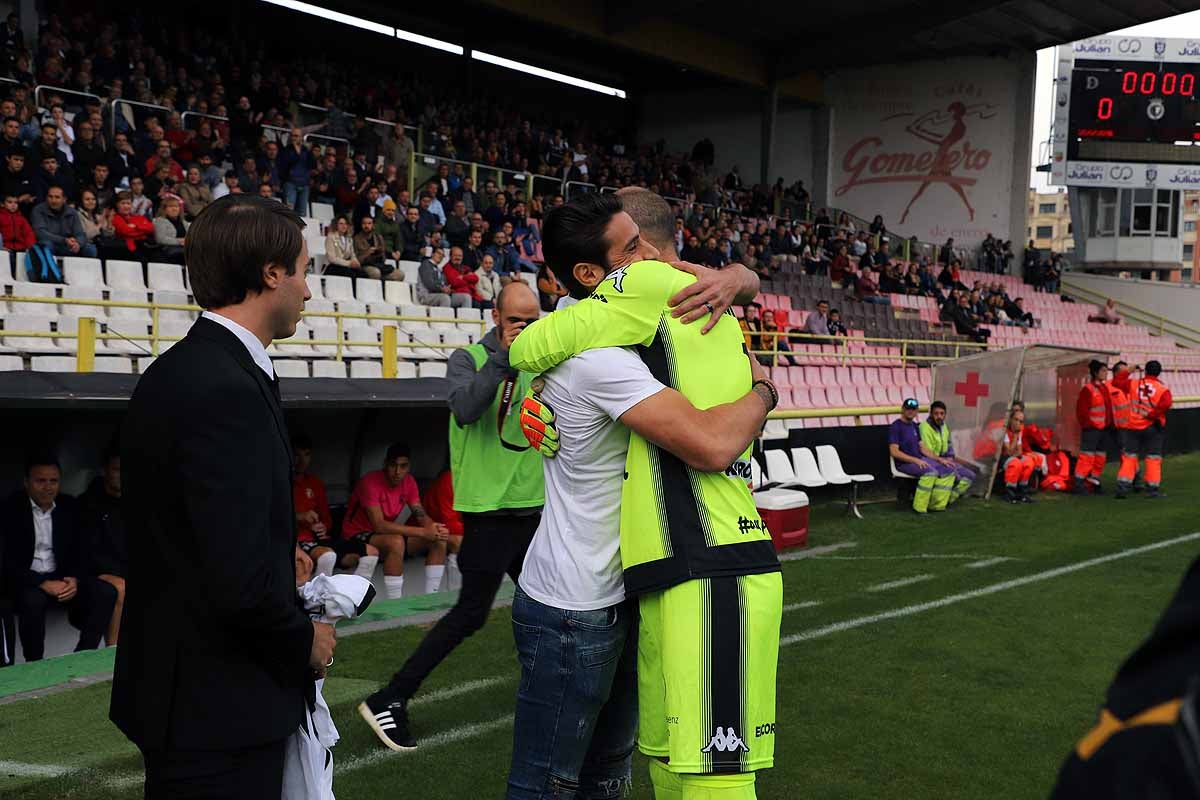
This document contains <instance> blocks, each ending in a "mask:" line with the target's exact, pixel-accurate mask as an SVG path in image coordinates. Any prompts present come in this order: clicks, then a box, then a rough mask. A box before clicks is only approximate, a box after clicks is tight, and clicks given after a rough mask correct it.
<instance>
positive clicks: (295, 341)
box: [267, 322, 313, 356]
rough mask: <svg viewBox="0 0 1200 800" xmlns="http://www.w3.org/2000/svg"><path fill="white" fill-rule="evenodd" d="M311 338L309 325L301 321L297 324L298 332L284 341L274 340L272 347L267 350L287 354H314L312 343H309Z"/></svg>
mask: <svg viewBox="0 0 1200 800" xmlns="http://www.w3.org/2000/svg"><path fill="white" fill-rule="evenodd" d="M311 340H312V336H311V335H309V330H308V325H306V324H304V323H303V322H301V323H299V324H297V325H296V332H295V334H293V335H292V337H291V338H290V339H287V340H286V341H284V342H272V343H271V347H269V348H267V352H269V353H280V354H282V355H287V356H311V355H312V354H313V348H312V345H311V344H309V342H310V341H311Z"/></svg>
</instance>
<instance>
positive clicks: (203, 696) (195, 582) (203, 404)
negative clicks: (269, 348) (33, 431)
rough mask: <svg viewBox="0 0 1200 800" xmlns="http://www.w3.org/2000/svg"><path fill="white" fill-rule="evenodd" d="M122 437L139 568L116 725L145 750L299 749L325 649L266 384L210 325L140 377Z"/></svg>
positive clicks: (123, 648)
mask: <svg viewBox="0 0 1200 800" xmlns="http://www.w3.org/2000/svg"><path fill="white" fill-rule="evenodd" d="M121 427H122V441H121V472H122V476H121V478H122V481H121V483H122V497H121V505H122V510H123V514H124V517H125V531H126V535H127V537H128V546H129V554H130V561H129V574H128V575H127V576H126V593H125V612H124V617H123V620H122V623H121V641H120V645H119V646H118V648H117V658H116V667H115V672H114V676H113V692H112V705H111V709H110V717H111V718H112V720H113V721H114V722H115V723H116V724H117V726H118V727H119V728H120V729H121V730H122V731H123V732H124V733H125V735H127V736H128V737H129V738H130V739H131V740H133V742H134V743H136V744H138V745H139V746H140V747H142V748H143V749H158V748H170V749H175V748H179V749H234V748H241V747H247V746H253V745H256V744H263V743H266V742H270V741H273V740H277V739H281V738H284V737H286V736H288V735H290V734H291V733H293V732H294V731H295V730H296V729H297V727H298V726H299V725H300V721H301V717H302V715H303V713H304V700H305V697H306V696H307V695H308V694H309V693H310V692H311V690H312V676H311V672H310V671H309V668H308V657H309V652H310V650H311V647H312V636H313V634H312V625H311V623H310V620H309V619H308V617H307V616H305V614H304V613H303V612H302V611H301V610H300V608H299V606H298V603H297V600H296V581H295V562H294V559H293V554H294V550H295V515H294V513H293V507H292V478H291V467H292V461H291V450H290V447H289V446H288V436H287V430H286V428H285V425H284V419H283V411H282V409H281V408H280V407H279V404H278V402H277V400H276V399H275V395H274V393H273V389H272V385H271V382H270V380H269V379H268V378H267V377H266V375H265V374H264V373H263V372H262V370H260V369H259V368H258V367H257V366H256V365H255V364H254V361H253V360H252V359H251V358H250V354H249V353H248V352H247V351H246V348H245V346H243V345H242V343H241V342H240V341H239V340H238V339H237V337H235V336H234V335H233V334H232V333H230V332H229V331H227V330H226V329H225V328H223V327H222V326H220V325H218V324H217V323H215V322H211V321H209V320H206V319H200V320H198V321H197V322H196V324H195V325H194V326H193V327H192V329H191V330H190V331H189V332H188V335H187V336H186V337H185V338H184V339H183V340H182V341H181V342H179V343H178V344H177V345H175V346H174V347H172V348H171V349H170V350H169V351H168V352H167V353H166V354H165V355H163V356H161V357H160V358H159V359H158V360H157V361H156V362H155V363H154V365H153V366H152V367H151V368H150V369H149V370H148V371H147V372H146V374H145V375H143V376H142V378H141V380H140V381H139V382H138V385H137V389H136V390H135V391H134V393H133V397H132V398H131V399H130V401H129V410H128V413H127V415H126V418H125V421H124V423H123V424H122V426H121Z"/></svg>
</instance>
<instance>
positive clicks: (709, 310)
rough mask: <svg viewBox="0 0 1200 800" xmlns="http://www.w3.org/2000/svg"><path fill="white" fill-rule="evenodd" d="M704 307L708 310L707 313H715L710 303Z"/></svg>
mask: <svg viewBox="0 0 1200 800" xmlns="http://www.w3.org/2000/svg"><path fill="white" fill-rule="evenodd" d="M704 307H705V308H707V309H708V313H710V314H715V313H716V311H717V310H716V309H715V308H713V304H712V303H705V304H704Z"/></svg>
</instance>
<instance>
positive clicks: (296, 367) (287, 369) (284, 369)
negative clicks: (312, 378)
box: [271, 360, 308, 378]
mask: <svg viewBox="0 0 1200 800" xmlns="http://www.w3.org/2000/svg"><path fill="white" fill-rule="evenodd" d="M271 364H272V365H273V366H274V367H275V374H276V375H278V376H279V377H281V378H307V377H308V362H307V361H280V360H272V361H271Z"/></svg>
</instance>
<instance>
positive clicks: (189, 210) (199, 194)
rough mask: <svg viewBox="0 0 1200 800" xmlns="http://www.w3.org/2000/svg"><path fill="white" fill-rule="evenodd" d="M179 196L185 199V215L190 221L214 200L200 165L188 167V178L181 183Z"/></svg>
mask: <svg viewBox="0 0 1200 800" xmlns="http://www.w3.org/2000/svg"><path fill="white" fill-rule="evenodd" d="M179 197H180V199H181V200H183V217H184V219H186V220H187V221H188V222H191V221H192V220H194V219H196V217H197V216H198V215H199V214H200V212H201V211H203V210H204V209H205V208H207V207H208V204H209V203H211V202H212V200H213V198H212V190H211V189H209V188H208V186H207V185H206V184H205V183H204V179H203V176H202V175H201V174H200V167H198V166H196V165H195V164H192V165H191V166H189V167H188V171H187V179H186V180H185V181H184V182H183V183H181V184H180V185H179Z"/></svg>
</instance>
